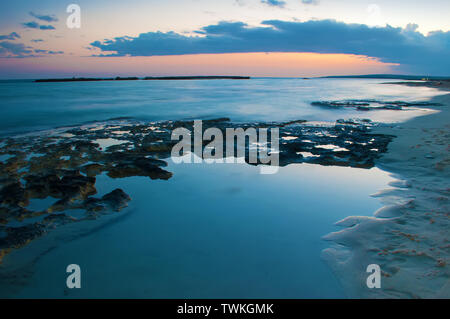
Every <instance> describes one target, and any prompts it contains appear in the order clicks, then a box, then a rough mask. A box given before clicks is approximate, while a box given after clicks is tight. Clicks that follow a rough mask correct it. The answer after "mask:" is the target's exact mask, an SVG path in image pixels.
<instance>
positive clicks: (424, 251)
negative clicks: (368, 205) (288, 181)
mask: <svg viewBox="0 0 450 319" xmlns="http://www.w3.org/2000/svg"><path fill="white" fill-rule="evenodd" d="M402 84H403V83H402ZM418 85H419V84H418V82H415V83H414V86H418ZM422 85H423V86H428V87H439V88H440V89H441V90H443V91H448V90H449V88H448V85H436V83H433V82H422ZM432 102H437V103H440V104H442V106H436V107H435V106H433V109H435V110H437V111H438V112H436V113H433V114H430V115H427V116H422V117H416V118H414V119H412V120H409V121H407V122H404V123H400V124H396V125H383V126H380V127H378V128H376V130H375V131H376V132H379V133H383V134H391V135H395V136H396V138H395V139H394V140H393V141H392V143H391V144H390V145H389V148H388V152H387V153H385V154H383V156H382V157H381V158H380V159H379V160H377V161H376V166H377V167H379V168H381V169H383V170H386V171H388V172H390V173H391V174H392V175H393V176H394V177H395V178H396V179H397V181H395V182H393V183H391V184H390V188H389V189H387V190H384V191H380V192H379V193H377V194H374V195H373V196H375V197H378V198H379V199H380V200H381V202H382V203H383V204H384V205H385V206H384V207H383V208H381V209H379V210H378V211H376V212H375V213H374V216H372V217H365V216H350V217H347V218H345V219H343V220H341V221H339V222H337V223H336V224H337V225H338V226H342V227H343V229H342V230H341V231H338V232H334V233H331V234H328V235H327V236H325V237H324V239H326V240H330V241H332V242H333V243H334V244H333V246H332V247H330V248H328V249H325V250H324V251H323V258H324V259H325V260H326V261H327V262H328V264H329V265H330V266H331V268H332V269H333V271H334V273H335V274H336V275H337V277H338V278H339V280H340V282H341V284H342V285H343V287H344V289H345V290H346V292H347V294H348V296H349V297H352V298H449V297H450V267H449V261H450V259H449V256H450V242H449V239H450V238H449V229H450V227H449V226H450V220H449V212H450V205H449V195H450V188H449V183H448V182H449V177H450V173H449V171H450V170H449V165H450V156H449V143H450V123H449V118H450V117H449V107H450V94H444V95H441V96H437V97H435V98H434V99H433V100H432ZM369 264H378V265H379V266H380V268H381V272H382V280H381V289H369V288H368V287H367V286H366V278H367V275H368V274H367V273H366V272H365V269H366V267H367V265H369Z"/></svg>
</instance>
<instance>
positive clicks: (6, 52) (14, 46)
mask: <svg viewBox="0 0 450 319" xmlns="http://www.w3.org/2000/svg"><path fill="white" fill-rule="evenodd" d="M32 53H33V51H32V50H30V47H27V46H25V45H24V44H23V43H14V42H9V41H3V42H0V57H16V58H23V57H27V56H30V55H31V54H32Z"/></svg>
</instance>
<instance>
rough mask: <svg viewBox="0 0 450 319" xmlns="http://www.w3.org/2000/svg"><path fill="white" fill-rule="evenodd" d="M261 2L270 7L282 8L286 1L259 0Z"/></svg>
mask: <svg viewBox="0 0 450 319" xmlns="http://www.w3.org/2000/svg"><path fill="white" fill-rule="evenodd" d="M261 2H262V3H265V4H267V5H269V6H272V7H280V8H283V7H284V5H285V4H286V2H284V1H281V0H261Z"/></svg>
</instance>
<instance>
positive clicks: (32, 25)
mask: <svg viewBox="0 0 450 319" xmlns="http://www.w3.org/2000/svg"><path fill="white" fill-rule="evenodd" d="M22 25H23V26H24V27H25V28H29V29H41V30H55V27H54V26H52V25H40V24H39V23H37V22H35V21H31V22H25V23H22Z"/></svg>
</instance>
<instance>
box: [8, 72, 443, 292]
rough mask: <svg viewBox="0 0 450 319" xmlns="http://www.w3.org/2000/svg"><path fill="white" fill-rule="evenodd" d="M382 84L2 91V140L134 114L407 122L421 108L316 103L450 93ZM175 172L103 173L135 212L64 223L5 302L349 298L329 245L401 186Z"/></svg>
mask: <svg viewBox="0 0 450 319" xmlns="http://www.w3.org/2000/svg"><path fill="white" fill-rule="evenodd" d="M381 82H386V81H385V80H360V79H358V80H353V79H320V80H319V79H317V80H300V79H252V80H250V81H228V80H218V81H214V80H212V81H120V82H119V81H118V82H89V83H86V82H77V83H32V82H1V83H0V135H4V134H8V133H17V132H30V131H34V130H39V129H48V128H54V127H57V126H67V125H76V124H79V123H84V122H92V121H102V120H106V119H110V118H115V117H124V116H126V117H132V118H137V119H143V120H176V119H186V118H216V117H221V116H227V117H230V118H231V120H232V121H235V122H236V121H237V122H239V121H286V120H296V119H306V120H311V121H317V122H318V124H320V123H322V124H323V125H329V123H328V124H327V123H326V122H329V121H335V120H336V119H339V118H344V119H348V118H370V119H372V120H375V121H383V122H395V121H401V120H405V119H407V118H410V117H411V116H415V115H417V114H419V113H420V112H422V111H420V110H411V111H393V110H377V111H370V112H361V111H356V110H352V109H337V110H331V109H324V108H318V107H313V106H311V105H310V102H312V101H316V100H342V99H378V100H385V101H388V100H390V101H392V100H403V101H425V100H427V99H428V98H429V97H431V96H434V95H436V94H439V93H438V92H437V91H436V90H434V89H428V88H422V87H414V88H412V87H407V86H398V85H395V86H393V85H385V84H380V83H381ZM93 129H101V126H99V128H95V126H94V128H93ZM122 134H128V132H125V131H121V130H120V129H119V128H118V129H117V132H116V133H114V136H111V137H110V138H108V139H102V140H100V141H98V142H101V144H102V145H101V146H102V147H103V149H106V148H107V147H108V146H112V145H116V144H117V143H118V141H119V142H120V140H117V139H114V137H117V136H120V135H122ZM116 135H117V136H116ZM66 136H67V135H66ZM67 137H71V136H67ZM72 137H73V136H72ZM333 146H334V145H333ZM333 146H329V145H324V147H333ZM2 156H3V157H2V158H0V160H3V161H4V160H7V158H6V157H5V156H6V155H2ZM34 156H39V154H34ZM167 170H168V171H170V172H173V174H174V175H173V177H172V178H170V179H169V180H168V181H163V180H150V179H149V178H146V177H131V178H124V179H110V178H108V177H107V176H106V175H104V174H103V175H101V176H97V183H96V188H97V190H99V194H98V195H100V196H102V195H104V194H106V193H108V192H110V191H112V190H114V189H116V188H122V189H123V190H124V191H125V192H126V193H127V194H129V195H130V196H131V198H132V200H131V202H130V206H129V207H128V208H127V209H125V210H124V211H122V212H120V213H115V214H113V215H110V216H105V217H102V218H100V219H99V220H97V221H93V222H90V221H89V222H81V223H77V224H72V225H69V226H62V227H60V228H58V229H57V230H55V231H54V232H53V233H50V234H49V235H46V236H43V237H41V238H39V239H37V240H35V241H33V242H32V243H30V244H29V245H27V246H25V247H24V248H22V249H19V250H16V251H13V252H12V253H11V254H9V255H7V256H6V258H5V259H4V263H3V265H1V266H0V296H2V297H5V296H6V297H40V298H46V297H84V298H89V297H103V298H108V297H112V298H132V297H136V298H188V297H189V298H216V297H222V298H341V297H345V295H344V293H343V291H342V290H341V287H340V286H339V285H338V283H337V280H336V278H335V277H334V275H333V274H332V273H331V271H330V269H329V268H328V267H327V266H326V265H325V263H324V262H323V261H322V260H321V258H320V254H321V251H322V249H323V248H326V247H327V246H328V243H327V242H324V241H323V240H322V239H321V237H322V236H324V235H326V234H328V233H330V232H332V231H336V230H338V228H337V227H336V226H334V225H333V224H334V223H335V222H336V221H338V220H340V219H342V218H345V217H347V216H350V215H372V214H373V212H374V211H376V210H377V209H378V208H380V207H381V203H380V202H379V201H378V200H377V199H375V198H371V197H370V196H369V195H370V194H371V193H375V192H377V191H379V190H380V189H383V188H386V186H387V185H388V183H389V182H391V181H393V178H391V177H390V176H389V175H388V173H386V172H384V171H381V170H379V169H377V168H372V169H370V170H367V169H357V168H346V167H331V166H319V165H309V164H291V165H289V166H287V167H283V168H280V170H279V172H278V173H277V174H274V175H261V174H259V172H260V170H259V168H258V167H254V166H250V165H246V164H211V165H207V164H180V165H176V164H174V163H172V162H171V161H169V167H168V168H167ZM50 204H51V200H48V199H47V200H33V201H32V202H31V204H30V207H32V208H35V209H38V210H41V209H44V208H45V206H48V205H50ZM70 213H71V214H74V215H76V214H77V211H73V212H70ZM78 213H79V212H78ZM0 235H1V234H0ZM73 263H75V264H79V265H80V266H81V270H82V289H78V290H76V289H75V290H69V289H67V288H66V276H67V274H66V272H65V269H66V267H67V265H69V264H73ZM362 271H364V270H362ZM5 274H6V277H5V276H4V275H5ZM5 278H6V280H5Z"/></svg>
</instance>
